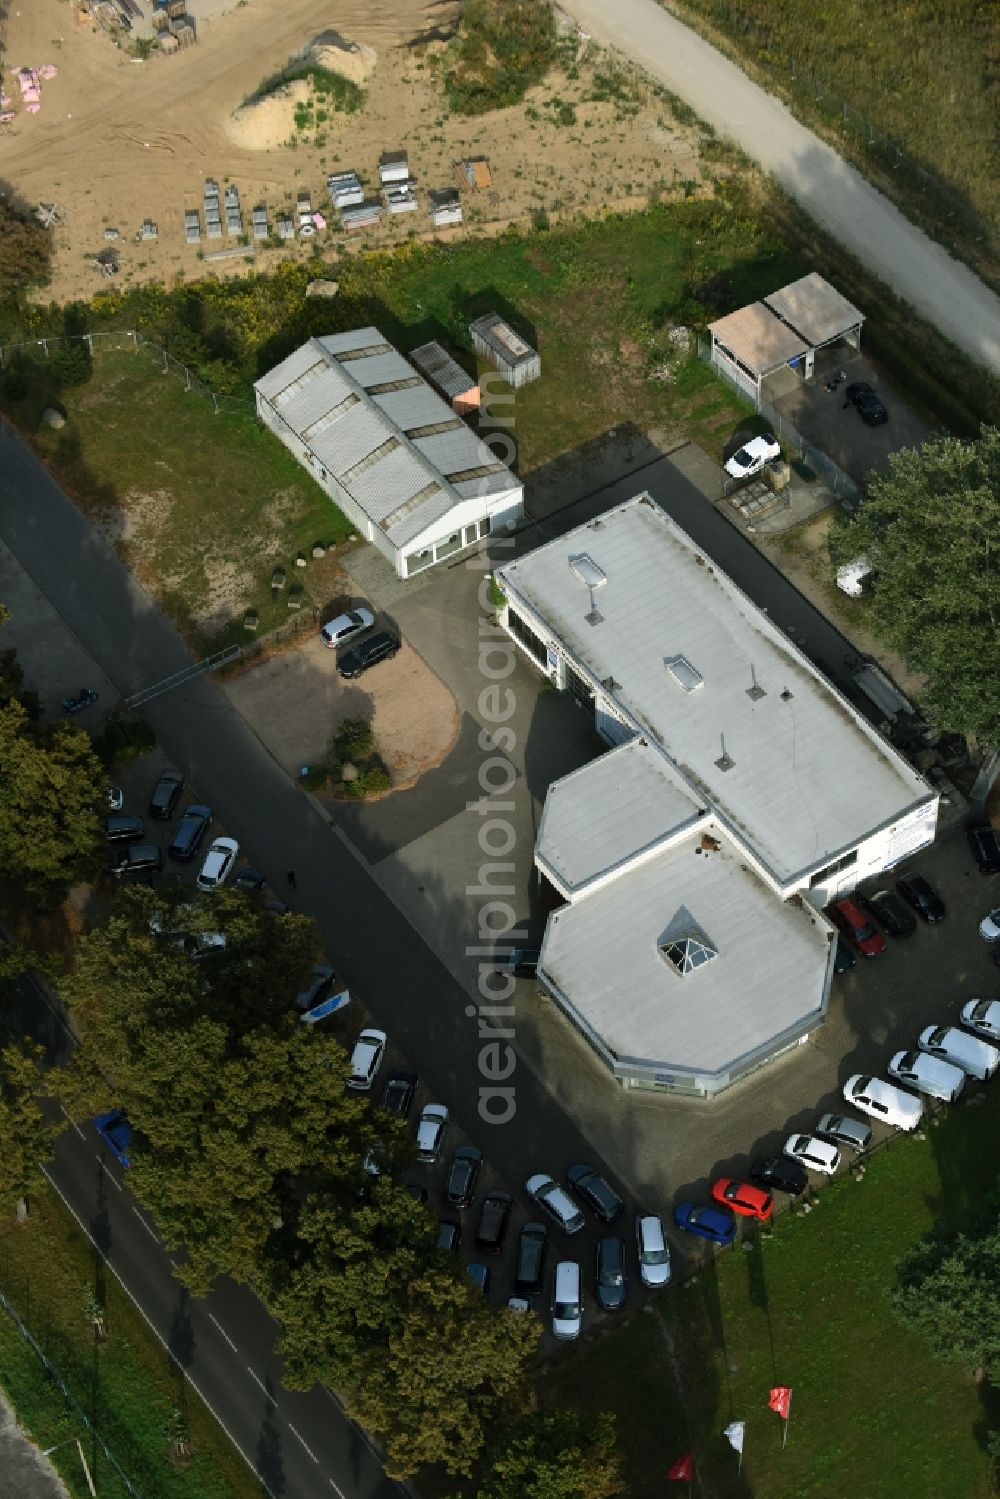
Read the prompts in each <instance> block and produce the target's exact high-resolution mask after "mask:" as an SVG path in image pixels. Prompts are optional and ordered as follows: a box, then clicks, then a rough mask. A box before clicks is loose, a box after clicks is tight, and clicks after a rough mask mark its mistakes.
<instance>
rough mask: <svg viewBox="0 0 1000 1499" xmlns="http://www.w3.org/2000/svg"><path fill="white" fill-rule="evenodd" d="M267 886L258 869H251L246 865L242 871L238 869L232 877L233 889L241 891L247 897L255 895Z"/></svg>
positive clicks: (265, 879) (264, 877)
mask: <svg viewBox="0 0 1000 1499" xmlns="http://www.w3.org/2000/svg"><path fill="white" fill-rule="evenodd" d="M266 884H267V876H266V875H263V874H262V873H261V871H260V870H259V869H252V868H251V867H250V865H249V864H247V865H246V866H245V867H244V868H243V869H238V870H237V871H236V873H235V875H234V876H233V889H234V890H243V891H244V892H245V893H246V894H247V895H257V894H259V892H260V891H261V890H263V888H264V886H265V885H266Z"/></svg>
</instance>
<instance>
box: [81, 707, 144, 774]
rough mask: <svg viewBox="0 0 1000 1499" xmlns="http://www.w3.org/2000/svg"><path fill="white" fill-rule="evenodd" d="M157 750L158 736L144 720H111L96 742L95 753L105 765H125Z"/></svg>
mask: <svg viewBox="0 0 1000 1499" xmlns="http://www.w3.org/2000/svg"><path fill="white" fill-rule="evenodd" d="M155 748H156V735H155V734H154V733H153V731H152V729H151V728H150V727H149V724H148V723H147V722H146V720H145V719H144V718H128V719H126V718H114V719H109V720H108V723H107V725H106V726H105V729H104V733H103V734H101V735H99V736H98V738H97V739H95V740H94V751H95V753H96V754H97V757H98V759H99V760H100V761H101V763H102V764H103V765H106V766H107V765H113V764H115V763H116V762H117V763H118V764H119V765H124V764H125V762H126V761H128V760H138V759H139V757H140V756H141V755H148V754H149V752H150V750H152V749H155Z"/></svg>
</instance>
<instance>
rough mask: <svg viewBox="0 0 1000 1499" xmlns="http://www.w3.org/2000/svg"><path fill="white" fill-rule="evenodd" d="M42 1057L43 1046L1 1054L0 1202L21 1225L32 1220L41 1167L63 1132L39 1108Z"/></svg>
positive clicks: (10, 1048)
mask: <svg viewBox="0 0 1000 1499" xmlns="http://www.w3.org/2000/svg"><path fill="white" fill-rule="evenodd" d="M42 1054H43V1053H42V1048H41V1047H40V1046H37V1047H33V1048H26V1049H25V1050H23V1051H22V1050H21V1049H20V1047H17V1046H7V1047H5V1048H4V1050H3V1051H2V1052H0V1201H2V1202H3V1203H4V1205H5V1206H6V1207H7V1208H14V1209H15V1211H16V1213H17V1219H18V1222H19V1223H23V1222H24V1220H25V1219H26V1218H27V1216H28V1194H29V1191H30V1189H31V1187H32V1185H33V1184H34V1183H35V1182H37V1181H38V1163H39V1161H42V1160H45V1159H47V1157H48V1156H50V1155H51V1154H52V1146H53V1143H54V1141H55V1138H56V1136H57V1135H58V1133H59V1130H60V1128H61V1126H60V1125H58V1124H53V1123H52V1122H51V1121H50V1120H48V1119H47V1118H46V1117H45V1115H44V1114H43V1113H42V1111H41V1109H40V1108H39V1106H38V1093H39V1091H40V1089H41V1059H42Z"/></svg>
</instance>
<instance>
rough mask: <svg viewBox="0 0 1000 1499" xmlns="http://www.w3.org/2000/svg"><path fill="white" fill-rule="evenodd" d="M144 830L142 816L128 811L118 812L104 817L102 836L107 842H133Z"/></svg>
mask: <svg viewBox="0 0 1000 1499" xmlns="http://www.w3.org/2000/svg"><path fill="white" fill-rule="evenodd" d="M145 832H146V824H145V823H144V822H143V820H142V818H141V817H135V816H133V815H132V814H131V813H129V812H118V813H115V814H113V815H112V816H111V817H106V818H105V819H104V836H105V838H106V839H107V840H108V842H109V843H134V842H135V841H136V840H137V839H139V838H142V837H143V836H144V834H145Z"/></svg>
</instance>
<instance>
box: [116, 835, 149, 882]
mask: <svg viewBox="0 0 1000 1499" xmlns="http://www.w3.org/2000/svg"><path fill="white" fill-rule="evenodd" d="M160 867H161V859H160V850H159V849H158V848H157V846H156V844H155V843H129V844H128V845H127V846H126V847H125V848H120V849H118V850H116V852H115V854H114V857H113V858H112V860H111V865H110V868H111V873H112V874H115V875H117V876H118V878H119V879H120V880H126V879H129V878H132V879H140V878H151V877H152V876H153V875H154V874H158V873H159V871H160Z"/></svg>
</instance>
